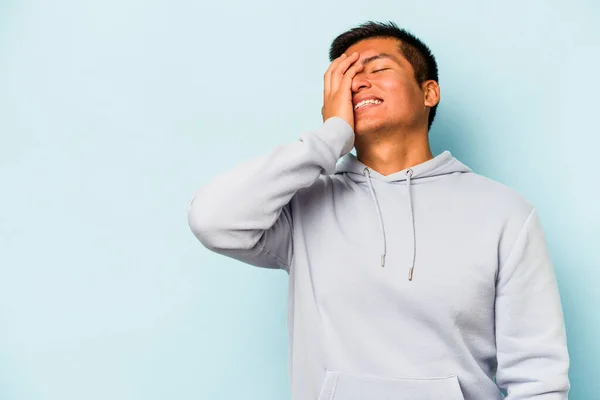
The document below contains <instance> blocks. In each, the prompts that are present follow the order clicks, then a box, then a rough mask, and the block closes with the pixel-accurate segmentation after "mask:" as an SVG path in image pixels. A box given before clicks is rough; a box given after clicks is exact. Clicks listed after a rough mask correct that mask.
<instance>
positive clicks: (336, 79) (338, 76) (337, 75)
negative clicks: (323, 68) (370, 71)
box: [331, 58, 363, 92]
mask: <svg viewBox="0 0 600 400" xmlns="http://www.w3.org/2000/svg"><path fill="white" fill-rule="evenodd" d="M357 61H358V58H355V60H354V61H353V63H351V64H349V66H348V67H347V68H346V67H345V65H343V64H340V65H339V67H338V69H336V71H334V72H333V73H332V75H331V91H332V92H336V91H338V90H339V89H340V85H341V84H342V81H343V80H344V79H345V76H346V75H347V74H348V73H349V72H350V71H354V72H353V73H352V77H354V75H356V72H357V71H358V70H360V69H361V68H363V65H362V64H360V63H358V62H357ZM341 71H343V72H341Z"/></svg>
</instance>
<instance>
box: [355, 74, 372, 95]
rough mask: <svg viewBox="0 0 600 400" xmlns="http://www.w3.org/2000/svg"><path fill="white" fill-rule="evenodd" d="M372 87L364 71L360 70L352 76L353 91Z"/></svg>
mask: <svg viewBox="0 0 600 400" xmlns="http://www.w3.org/2000/svg"><path fill="white" fill-rule="evenodd" d="M369 87H371V83H370V82H369V81H368V80H367V76H366V75H365V74H364V73H363V72H359V73H358V74H356V75H354V78H352V92H354V93H356V92H358V91H359V90H361V89H364V88H369Z"/></svg>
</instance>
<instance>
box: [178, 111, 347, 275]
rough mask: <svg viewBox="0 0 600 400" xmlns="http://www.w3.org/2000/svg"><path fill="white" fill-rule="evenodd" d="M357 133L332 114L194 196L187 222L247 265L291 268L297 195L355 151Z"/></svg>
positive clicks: (204, 239) (216, 247)
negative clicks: (313, 128)
mask: <svg viewBox="0 0 600 400" xmlns="http://www.w3.org/2000/svg"><path fill="white" fill-rule="evenodd" d="M353 144H354V131H353V130H352V127H351V126H350V125H348V123H347V122H346V121H344V120H343V119H342V118H338V117H334V118H329V119H328V120H327V121H325V123H324V124H323V125H322V126H321V127H320V129H318V130H317V131H315V132H306V133H304V134H302V135H301V136H300V139H299V140H298V141H296V142H294V143H289V144H285V145H282V146H279V147H277V148H275V149H274V150H272V151H271V152H270V153H269V154H268V155H266V156H264V157H260V158H255V159H252V160H250V161H248V162H246V163H243V164H241V165H239V166H238V167H237V168H235V169H233V170H230V171H227V172H226V173H224V174H221V175H220V176H219V177H217V178H216V179H214V180H213V181H212V182H210V183H209V184H207V185H205V186H203V187H201V188H200V189H198V190H197V192H196V193H195V194H194V196H193V198H192V200H191V202H190V204H189V206H188V222H189V225H190V228H191V230H192V232H193V233H194V235H195V236H196V237H197V238H198V239H199V240H200V242H201V243H202V244H203V245H204V246H205V247H207V248H208V249H210V250H212V251H215V252H217V253H220V254H223V255H226V256H229V257H232V258H235V259H237V260H240V261H243V262H245V263H248V264H251V265H255V266H260V267H265V268H283V269H286V270H288V271H289V265H290V263H291V259H292V224H293V221H292V214H291V209H290V204H289V203H290V200H291V199H292V197H293V196H294V194H295V193H296V192H297V191H298V190H300V189H302V188H305V187H309V186H311V185H312V184H313V183H314V182H315V181H316V180H317V179H318V178H319V175H320V174H321V173H323V172H325V173H327V174H332V173H333V172H334V170H335V166H336V162H337V160H338V159H339V158H340V157H341V156H342V155H344V154H346V153H347V152H349V151H350V150H351V149H352V146H353Z"/></svg>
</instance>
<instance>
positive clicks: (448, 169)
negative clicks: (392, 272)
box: [335, 150, 472, 281]
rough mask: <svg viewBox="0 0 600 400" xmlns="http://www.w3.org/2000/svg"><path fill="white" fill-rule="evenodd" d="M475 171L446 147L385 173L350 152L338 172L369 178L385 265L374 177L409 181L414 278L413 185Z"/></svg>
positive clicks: (358, 178)
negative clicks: (401, 167) (434, 153)
mask: <svg viewBox="0 0 600 400" xmlns="http://www.w3.org/2000/svg"><path fill="white" fill-rule="evenodd" d="M468 172H472V171H471V169H470V168H469V167H467V166H466V165H464V164H463V163H461V162H460V161H458V160H457V159H456V158H454V157H453V156H452V154H451V153H450V152H449V151H448V150H446V151H444V152H443V153H441V154H440V155H438V156H436V157H434V158H432V159H430V160H428V161H425V162H423V163H421V164H418V165H415V166H413V167H410V168H406V169H403V170H402V171H398V172H394V173H393V174H390V175H382V174H380V173H379V172H377V171H375V170H374V169H372V168H370V167H367V166H366V165H365V164H364V163H362V162H361V161H360V160H359V159H358V158H356V156H355V155H354V154H352V153H347V154H346V155H344V156H343V157H342V159H341V161H340V162H339V163H338V165H337V166H336V170H335V175H338V174H346V175H347V176H348V178H350V179H351V180H352V181H354V182H357V183H363V182H366V183H367V185H368V187H369V192H370V194H371V200H372V201H373V206H374V209H375V213H376V215H377V218H378V220H379V231H380V236H381V266H382V267H385V256H386V253H387V243H386V238H385V226H384V224H383V217H382V215H381V209H380V207H379V201H378V200H377V193H376V192H375V189H374V188H373V182H372V180H373V179H377V180H380V181H383V182H387V183H392V184H394V183H398V182H405V185H406V196H407V198H408V210H407V212H408V213H409V217H410V221H411V224H410V226H409V228H410V229H411V230H412V258H411V259H412V262H411V265H409V266H408V280H409V281H412V279H413V273H414V268H415V259H416V252H417V238H416V233H415V216H414V211H413V204H412V195H411V185H412V183H413V181H415V180H416V181H418V180H423V182H425V181H426V180H425V178H433V177H440V176H443V175H450V174H454V173H468Z"/></svg>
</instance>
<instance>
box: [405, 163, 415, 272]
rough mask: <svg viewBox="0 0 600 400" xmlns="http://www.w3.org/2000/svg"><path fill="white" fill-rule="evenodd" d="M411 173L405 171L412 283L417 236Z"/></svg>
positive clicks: (410, 170) (410, 171)
mask: <svg viewBox="0 0 600 400" xmlns="http://www.w3.org/2000/svg"><path fill="white" fill-rule="evenodd" d="M412 174H413V171H412V169H409V170H407V171H406V176H407V179H406V196H407V197H408V208H409V215H410V225H411V227H412V239H413V240H412V260H411V263H410V269H409V270H408V280H409V281H412V278H413V271H414V269H415V257H416V255H417V235H416V233H415V214H414V211H413V206H412V196H411V193H410V178H412Z"/></svg>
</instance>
